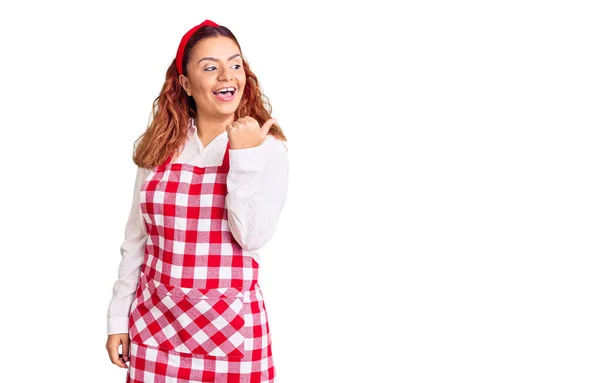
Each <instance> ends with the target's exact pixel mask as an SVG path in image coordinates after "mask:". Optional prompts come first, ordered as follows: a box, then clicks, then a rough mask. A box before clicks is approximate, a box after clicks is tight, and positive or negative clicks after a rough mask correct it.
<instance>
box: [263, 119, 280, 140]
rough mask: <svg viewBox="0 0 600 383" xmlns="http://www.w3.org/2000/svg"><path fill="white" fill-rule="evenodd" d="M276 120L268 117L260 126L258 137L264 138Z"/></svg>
mask: <svg viewBox="0 0 600 383" xmlns="http://www.w3.org/2000/svg"><path fill="white" fill-rule="evenodd" d="M276 122H277V120H276V119H274V118H270V119H268V120H267V122H265V124H264V125H263V126H262V127H261V128H260V137H261V138H265V137H266V136H267V134H268V133H269V129H271V126H272V125H273V124H274V123H276Z"/></svg>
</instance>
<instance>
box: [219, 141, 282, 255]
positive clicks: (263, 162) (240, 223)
mask: <svg viewBox="0 0 600 383" xmlns="http://www.w3.org/2000/svg"><path fill="white" fill-rule="evenodd" d="M288 172H289V163H288V155H287V148H286V146H285V143H284V142H283V141H281V140H279V139H277V138H275V137H273V136H270V135H268V136H267V137H266V138H265V140H263V142H262V144H261V145H259V146H256V147H253V148H247V149H235V150H234V149H230V150H229V174H228V176H227V191H228V194H227V197H226V206H227V212H228V219H229V228H230V230H231V233H232V235H233V237H234V238H235V239H236V240H237V242H238V243H239V244H240V246H241V247H242V248H243V249H245V250H249V251H252V250H256V249H258V248H260V247H262V246H264V245H265V244H266V243H267V242H268V241H269V239H271V237H272V236H273V234H274V233H275V228H276V225H277V221H278V220H279V216H280V213H281V210H282V209H283V205H284V202H285V198H286V195H287V187H288Z"/></svg>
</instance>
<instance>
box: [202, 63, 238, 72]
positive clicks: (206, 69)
mask: <svg viewBox="0 0 600 383" xmlns="http://www.w3.org/2000/svg"><path fill="white" fill-rule="evenodd" d="M234 66H236V67H238V68H236V69H240V68H241V67H242V66H241V65H240V64H234ZM211 68H215V69H216V67H214V66H209V67H207V68H205V69H204V70H205V71H208V72H212V70H209V69H211Z"/></svg>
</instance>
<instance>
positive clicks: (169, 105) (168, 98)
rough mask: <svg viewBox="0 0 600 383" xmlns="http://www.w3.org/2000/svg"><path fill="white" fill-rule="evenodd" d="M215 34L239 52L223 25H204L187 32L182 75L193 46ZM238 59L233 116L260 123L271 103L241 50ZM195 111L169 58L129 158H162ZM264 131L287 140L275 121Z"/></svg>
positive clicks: (145, 162)
mask: <svg viewBox="0 0 600 383" xmlns="http://www.w3.org/2000/svg"><path fill="white" fill-rule="evenodd" d="M218 36H223V37H228V38H230V39H231V40H233V41H234V42H235V44H236V45H237V46H238V48H239V49H240V53H242V48H241V47H240V44H239V42H238V41H237V39H236V38H235V36H234V35H233V33H232V32H231V31H230V30H229V29H228V28H227V27H224V26H222V25H221V26H218V27H212V26H208V25H205V26H203V27H201V28H200V29H198V30H197V31H196V32H195V33H194V34H193V35H192V36H191V38H190V39H189V41H188V43H187V45H186V48H185V50H184V52H183V74H184V75H185V76H187V68H186V67H187V64H188V62H189V61H190V56H191V52H192V50H193V48H194V46H195V45H196V44H197V43H198V42H199V41H201V40H203V39H206V38H211V37H218ZM242 62H243V67H244V72H245V74H246V86H245V87H244V93H243V94H242V98H241V100H240V104H239V105H238V108H237V110H236V111H235V116H234V119H235V120H237V119H238V118H240V117H245V116H250V117H253V118H254V119H256V121H258V123H259V125H261V126H262V125H263V124H264V123H265V122H266V121H267V120H269V119H270V118H271V112H272V107H271V103H270V102H269V98H268V97H267V96H266V95H264V94H263V93H262V92H261V90H260V86H259V83H258V78H257V77H256V75H255V74H254V73H253V72H252V71H251V70H250V65H249V64H248V62H247V61H246V59H245V58H244V57H243V54H242ZM197 113H198V110H197V109H196V103H195V102H194V99H193V98H192V97H191V96H188V95H187V94H186V93H185V91H184V89H183V87H182V86H181V85H180V84H179V75H178V73H177V67H176V64H175V59H173V62H172V63H171V65H170V66H169V68H168V69H167V73H166V76H165V83H164V85H163V87H162V90H161V91H160V94H159V95H158V97H156V99H155V100H154V102H153V103H152V113H151V116H152V119H151V120H150V122H149V124H148V127H147V129H146V131H145V132H144V133H143V134H142V135H141V136H139V137H138V138H137V139H136V140H135V142H134V144H133V146H134V149H133V162H134V163H135V164H136V165H137V166H139V167H143V168H147V169H151V168H153V167H155V166H158V165H160V164H162V163H163V162H164V161H166V159H167V158H168V157H169V156H170V155H172V154H174V153H175V152H176V151H177V150H178V149H179V148H180V147H181V145H182V144H183V143H184V142H185V139H186V137H187V132H188V121H189V119H190V118H194V117H196V114H197ZM268 134H270V135H273V136H275V137H277V138H279V139H281V140H283V141H287V138H286V137H285V135H284V134H283V131H282V130H281V127H280V126H279V125H278V123H275V124H273V125H272V126H271V127H270V129H269V133H268Z"/></svg>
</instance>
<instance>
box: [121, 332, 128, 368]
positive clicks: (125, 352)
mask: <svg viewBox="0 0 600 383" xmlns="http://www.w3.org/2000/svg"><path fill="white" fill-rule="evenodd" d="M122 348H123V360H124V361H125V362H129V336H127V339H123V346H122Z"/></svg>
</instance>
